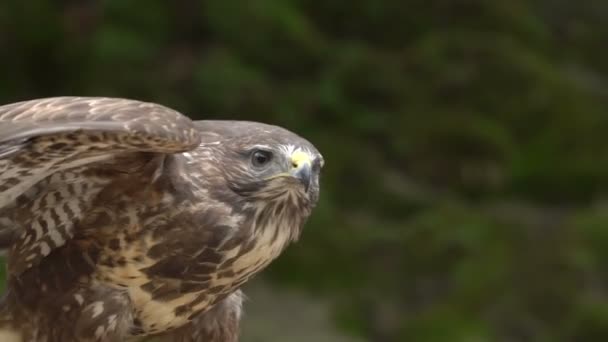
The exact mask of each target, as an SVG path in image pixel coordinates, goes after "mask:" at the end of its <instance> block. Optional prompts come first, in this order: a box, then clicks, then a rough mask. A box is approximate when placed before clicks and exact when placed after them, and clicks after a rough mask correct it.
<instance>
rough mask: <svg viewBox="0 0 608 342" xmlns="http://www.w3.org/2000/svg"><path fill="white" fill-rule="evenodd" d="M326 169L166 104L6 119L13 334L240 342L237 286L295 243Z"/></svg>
mask: <svg viewBox="0 0 608 342" xmlns="http://www.w3.org/2000/svg"><path fill="white" fill-rule="evenodd" d="M323 163H324V161H323V157H322V156H321V154H320V153H319V152H318V150H317V149H316V148H315V147H314V146H313V145H312V144H311V143H310V142H308V141H307V140H305V139H303V138H301V137H299V136H298V135H296V134H294V133H292V132H290V131H288V130H286V129H283V128H280V127H277V126H271V125H266V124H262V123H255V122H244V121H191V120H190V119H188V118H187V117H186V116H184V115H182V114H180V113H178V112H176V111H174V110H172V109H170V108H167V107H164V106H162V105H159V104H154V103H145V102H139V101H135V100H128V99H117V98H94V97H56V98H47V99H38V100H31V101H25V102H19V103H13V104H8V105H4V106H0V247H3V248H5V249H6V250H7V278H8V279H7V290H6V292H5V294H4V297H3V299H2V302H1V303H0V328H7V329H10V330H11V331H12V332H13V333H14V334H16V335H17V336H19V337H20V339H21V341H23V342H29V341H32V342H59V341H61V342H71V341H111V342H118V341H131V340H135V341H137V340H139V339H141V338H144V337H150V336H152V337H155V338H156V339H157V340H159V341H178V342H179V341H181V342H195V341H200V342H233V341H237V340H238V330H239V320H240V316H241V304H242V300H243V297H242V294H241V291H240V289H239V288H240V287H241V285H243V284H244V283H245V282H247V281H248V280H249V279H250V278H251V277H252V276H253V275H255V274H256V273H258V272H259V271H261V270H262V269H263V268H264V267H266V266H267V265H268V264H269V263H270V262H271V261H272V260H273V259H275V258H276V257H278V256H279V254H280V253H281V252H282V251H283V250H284V248H285V247H286V246H287V245H288V244H289V243H290V242H293V241H295V240H296V239H297V238H298V236H299V235H300V232H301V230H302V227H303V225H304V223H305V221H306V220H307V219H308V217H309V216H310V214H311V211H312V209H313V207H314V206H315V204H316V203H317V200H318V196H319V173H320V170H321V168H322V166H323Z"/></svg>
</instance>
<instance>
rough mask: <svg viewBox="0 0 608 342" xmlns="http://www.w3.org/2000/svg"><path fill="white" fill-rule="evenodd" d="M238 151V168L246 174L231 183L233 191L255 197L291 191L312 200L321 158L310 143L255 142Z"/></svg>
mask: <svg viewBox="0 0 608 342" xmlns="http://www.w3.org/2000/svg"><path fill="white" fill-rule="evenodd" d="M241 154H242V157H241V161H240V163H241V164H243V167H242V168H241V169H242V170H243V171H244V172H246V173H247V175H243V177H241V178H240V179H241V182H237V183H233V184H234V185H235V187H234V188H233V189H234V190H235V191H237V192H238V191H240V192H241V193H243V194H247V195H249V196H253V197H255V198H273V197H280V196H283V195H286V194H294V195H296V196H299V197H304V199H306V200H308V201H309V202H310V204H312V205H314V204H316V202H317V200H318V197H319V175H320V172H321V168H322V167H323V164H324V161H323V157H322V156H321V154H320V153H319V152H318V151H317V150H316V149H314V148H313V147H312V145H309V146H297V145H292V144H275V145H266V144H255V145H253V146H251V147H250V148H247V149H245V150H243V151H241ZM245 165H246V166H245Z"/></svg>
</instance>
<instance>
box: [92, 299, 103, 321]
mask: <svg viewBox="0 0 608 342" xmlns="http://www.w3.org/2000/svg"><path fill="white" fill-rule="evenodd" d="M102 313H103V302H95V303H93V315H92V316H91V317H92V318H96V317H97V316H99V315H101V314H102Z"/></svg>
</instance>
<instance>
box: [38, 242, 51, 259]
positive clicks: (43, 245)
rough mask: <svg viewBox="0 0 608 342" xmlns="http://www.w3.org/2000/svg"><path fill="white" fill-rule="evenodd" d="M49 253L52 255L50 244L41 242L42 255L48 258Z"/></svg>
mask: <svg viewBox="0 0 608 342" xmlns="http://www.w3.org/2000/svg"><path fill="white" fill-rule="evenodd" d="M49 253H51V247H49V244H48V243H46V242H44V241H43V242H41V243H40V254H42V255H43V256H47V255H49Z"/></svg>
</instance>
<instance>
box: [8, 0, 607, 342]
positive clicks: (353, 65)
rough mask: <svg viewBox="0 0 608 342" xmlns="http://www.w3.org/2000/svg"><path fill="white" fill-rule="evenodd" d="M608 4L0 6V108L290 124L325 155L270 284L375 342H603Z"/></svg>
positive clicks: (36, 0)
mask: <svg viewBox="0 0 608 342" xmlns="http://www.w3.org/2000/svg"><path fill="white" fill-rule="evenodd" d="M607 17H608V2H601V1H584V2H582V1H581V2H576V1H564V0H552V1H549V0H530V1H523V0H511V1H494V2H490V1H481V0H466V1H449V0H439V1H419V0H403V1H396V0H395V1H390V0H385V1H371V0H370V1H354V2H353V1H342V0H329V1H310V0H308V1H306V0H260V1H250V2H246V1H235V0H224V1H194V0H176V1H153V0H147V1H143V0H135V1H122V0H106V1H92V0H90V1H55V2H52V1H41V0H29V1H18V0H5V1H3V2H1V3H0V62H1V63H0V68H1V72H0V76H1V77H0V100H1V102H2V103H8V102H13V101H17V100H23V99H31V98H36V97H46V96H53V95H100V96H119V97H131V98H137V99H143V100H150V101H155V102H159V103H163V104H165V105H168V106H171V107H174V108H176V109H178V110H180V111H182V112H184V113H186V114H188V115H189V116H191V117H194V118H201V119H204V118H230V119H247V120H256V121H264V122H269V123H274V124H279V125H283V126H286V127H288V128H290V129H292V130H294V131H296V132H298V133H300V134H301V135H303V136H305V137H307V138H309V139H310V140H311V141H313V142H314V143H315V144H316V145H317V146H318V147H319V149H320V150H321V151H322V152H323V153H324V156H325V159H326V161H327V163H326V167H325V170H324V176H323V194H322V199H321V203H320V206H319V207H318V209H317V210H316V212H315V215H314V217H313V219H312V221H311V222H310V224H309V225H308V226H307V229H306V231H305V233H304V235H303V238H302V240H301V242H300V243H299V244H298V245H296V246H294V247H293V248H291V249H290V250H289V251H288V253H287V254H286V255H284V256H283V257H282V258H280V259H279V260H278V261H277V262H276V263H275V264H274V265H273V266H272V267H271V268H270V269H269V270H268V272H266V273H265V275H266V276H267V277H269V278H270V279H272V280H273V281H275V282H276V283H278V284H282V285H284V286H290V287H294V288H298V289H304V290H307V291H310V292H311V293H313V294H314V295H315V296H319V297H321V298H325V299H326V300H328V301H330V302H331V303H332V305H333V309H334V310H333V312H334V314H333V317H334V318H333V319H334V320H335V324H336V325H337V326H338V327H339V328H340V329H343V330H344V331H345V332H347V333H349V334H354V335H358V336H361V337H363V338H364V339H365V340H370V341H426V342H443V341H604V340H607V339H608V288H607V286H608V285H607V281H608V210H607V209H606V207H607V205H606V204H607V202H606V194H607V193H608V192H607V190H608V113H607V109H608V102H607V95H608V79H607V76H608V47H607V45H606V44H607V42H608V26H607V25H606V18H607Z"/></svg>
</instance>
